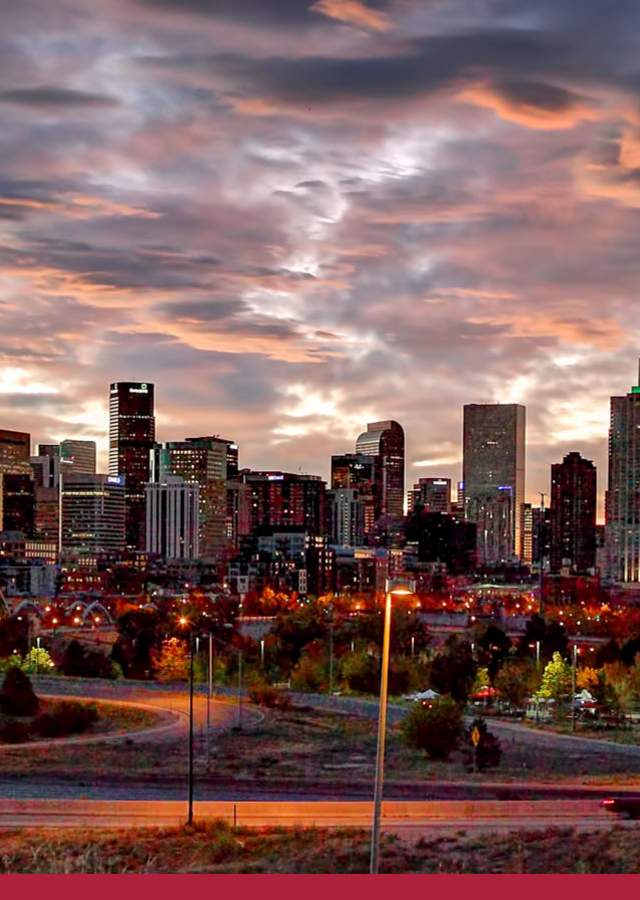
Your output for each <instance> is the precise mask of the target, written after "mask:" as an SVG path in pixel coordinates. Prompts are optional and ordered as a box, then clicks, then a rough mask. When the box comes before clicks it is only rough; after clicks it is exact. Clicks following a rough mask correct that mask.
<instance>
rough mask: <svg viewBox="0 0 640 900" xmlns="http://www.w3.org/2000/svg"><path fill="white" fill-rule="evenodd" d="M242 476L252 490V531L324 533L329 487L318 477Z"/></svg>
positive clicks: (283, 473)
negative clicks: (263, 529)
mask: <svg viewBox="0 0 640 900" xmlns="http://www.w3.org/2000/svg"><path fill="white" fill-rule="evenodd" d="M240 477H241V479H242V481H243V482H244V483H245V484H246V485H247V486H248V487H249V489H250V491H251V495H250V505H249V510H250V521H249V527H250V529H251V531H255V530H256V529H261V528H267V529H281V530H286V529H287V528H300V529H304V530H305V531H307V532H308V533H309V534H314V535H322V534H324V530H325V525H326V518H325V515H326V512H325V495H326V484H325V482H324V481H323V480H322V479H321V478H320V476H319V475H295V474H293V473H291V472H251V471H249V470H244V471H242V472H241V473H240Z"/></svg>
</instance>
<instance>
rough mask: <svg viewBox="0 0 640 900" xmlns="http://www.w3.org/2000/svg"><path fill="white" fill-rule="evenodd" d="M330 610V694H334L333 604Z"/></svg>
mask: <svg viewBox="0 0 640 900" xmlns="http://www.w3.org/2000/svg"><path fill="white" fill-rule="evenodd" d="M329 609H330V612H331V619H330V620H329V694H333V603H332V604H331V606H330V607H329Z"/></svg>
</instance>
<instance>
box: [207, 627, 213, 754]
mask: <svg viewBox="0 0 640 900" xmlns="http://www.w3.org/2000/svg"><path fill="white" fill-rule="evenodd" d="M212 695H213V634H212V633H211V632H209V659H208V665H207V771H209V731H210V729H211V697H212Z"/></svg>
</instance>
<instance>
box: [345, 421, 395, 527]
mask: <svg viewBox="0 0 640 900" xmlns="http://www.w3.org/2000/svg"><path fill="white" fill-rule="evenodd" d="M356 453H363V454H364V455H365V456H377V457H378V458H379V459H380V469H381V474H382V494H381V502H382V514H383V515H386V516H394V517H396V518H401V517H402V515H403V513H404V509H403V506H404V431H403V429H402V426H401V425H399V424H398V422H393V421H391V420H387V421H385V422H370V423H369V424H368V425H367V430H366V431H365V432H363V433H362V434H361V435H360V436H359V437H358V440H357V441H356Z"/></svg>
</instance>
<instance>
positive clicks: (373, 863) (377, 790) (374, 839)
mask: <svg viewBox="0 0 640 900" xmlns="http://www.w3.org/2000/svg"><path fill="white" fill-rule="evenodd" d="M413 593H414V585H413V584H412V583H410V582H400V581H395V580H388V581H387V584H386V597H385V604H384V631H383V637H382V671H381V674H380V710H379V713H378V744H377V748H376V770H375V781H374V788H373V823H372V826H371V856H370V865H369V872H370V874H371V875H377V873H378V864H379V859H380V818H381V814H382V789H383V782H384V751H385V741H386V734H387V689H388V684H389V646H390V643H391V598H392V596H397V597H401V596H406V595H408V594H413Z"/></svg>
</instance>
